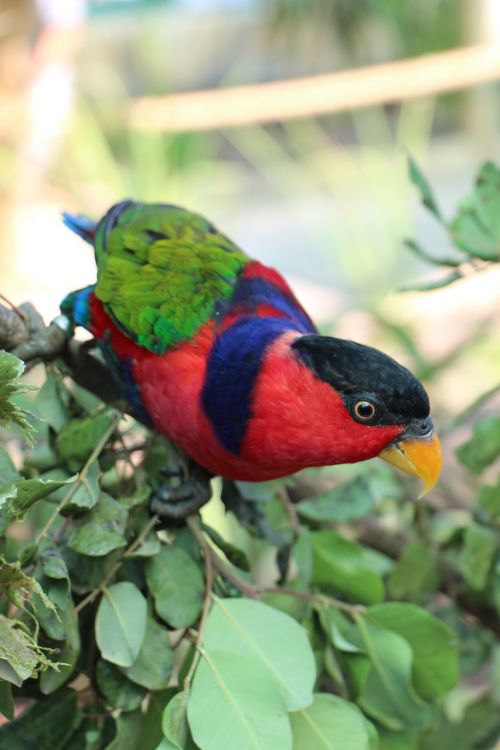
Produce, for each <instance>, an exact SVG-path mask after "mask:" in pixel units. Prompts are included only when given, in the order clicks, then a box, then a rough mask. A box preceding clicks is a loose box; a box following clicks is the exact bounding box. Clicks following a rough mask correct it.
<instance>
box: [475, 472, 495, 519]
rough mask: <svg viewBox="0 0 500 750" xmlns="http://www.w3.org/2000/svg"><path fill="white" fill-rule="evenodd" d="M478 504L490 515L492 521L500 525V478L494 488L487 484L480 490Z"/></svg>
mask: <svg viewBox="0 0 500 750" xmlns="http://www.w3.org/2000/svg"><path fill="white" fill-rule="evenodd" d="M477 504H478V505H479V507H480V508H482V509H483V510H484V511H486V513H488V514H489V516H490V517H491V520H492V521H495V523H500V477H498V479H497V483H496V485H495V486H494V487H493V486H490V485H488V484H485V485H483V486H482V487H481V488H480V489H479V495H478V498H477Z"/></svg>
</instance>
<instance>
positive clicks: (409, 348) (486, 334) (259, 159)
mask: <svg viewBox="0 0 500 750" xmlns="http://www.w3.org/2000/svg"><path fill="white" fill-rule="evenodd" d="M499 38H500V20H499V12H498V3H496V2H495V0H482V1H479V0H469V2H467V1H466V0H460V1H459V0H418V1H417V0H408V1H407V2H404V3H401V2H399V1H398V0H359V1H358V2H351V1H350V0H310V1H307V0H268V1H267V2H264V0H260V1H259V0H225V1H224V0H184V2H181V1H180V0H178V1H177V2H176V1H174V0H171V1H170V2H167V0H149V1H148V2H146V1H145V0H143V1H142V2H141V1H140V0H129V1H126V0H116V1H113V0H102V1H99V0H93V2H87V3H85V2H84V0H64V2H58V0H38V1H37V2H27V1H24V0H3V3H2V6H1V11H0V97H1V102H2V105H1V107H0V239H1V242H0V274H1V290H2V292H3V293H4V294H6V295H7V296H8V297H9V298H11V299H12V301H14V302H20V301H22V300H23V299H27V298H29V299H31V300H32V301H33V302H34V303H35V305H36V306H37V307H38V308H39V309H40V311H41V312H42V313H43V314H44V315H45V316H47V318H50V317H51V316H53V315H55V314H56V313H57V308H58V302H59V299H61V298H62V297H63V296H64V294H65V293H66V292H67V291H68V290H69V289H72V288H75V287H80V286H83V285H85V284H87V283H90V282H92V281H93V278H94V266H93V259H92V257H91V253H90V252H89V251H88V248H86V247H85V246H84V245H83V243H82V242H81V241H80V240H79V239H78V238H75V237H72V236H69V235H68V232H67V230H66V229H64V227H62V225H61V222H60V218H59V215H60V212H61V210H63V209H68V210H72V211H76V212H82V213H88V214H91V215H94V216H99V215H100V214H101V213H102V212H104V211H105V210H106V209H107V208H108V206H109V205H110V204H112V203H114V202H116V201H118V200H121V199H123V198H124V197H133V198H135V199H142V200H146V201H148V200H157V201H162V200H164V201H169V202H178V203H180V204H182V205H185V206H187V207H190V208H192V209H195V210H199V211H200V212H202V213H204V214H205V215H207V216H209V217H210V218H211V219H212V220H213V221H214V222H215V223H217V224H218V225H219V226H220V227H221V228H222V229H223V230H224V231H225V232H226V233H227V234H229V235H230V236H231V237H232V238H233V239H234V240H236V241H237V242H238V243H239V244H240V245H241V246H242V247H243V248H244V249H245V250H246V251H248V252H249V253H250V254H252V255H254V256H255V257H257V258H259V259H260V260H262V261H264V262H266V263H269V264H270V265H274V266H276V267H277V268H279V269H280V271H282V272H283V273H284V274H285V275H286V277H287V278H288V279H289V281H290V282H291V284H292V286H293V287H294V289H295V290H296V292H297V293H298V295H299V297H300V298H301V300H302V301H303V302H304V304H305V305H306V307H307V308H308V309H309V310H310V312H311V313H312V315H313V316H314V318H315V319H316V320H317V322H318V323H319V324H320V326H321V327H322V328H323V329H324V330H325V331H335V332H336V334H337V335H341V336H346V337H349V338H353V339H356V340H359V341H364V342H367V343H370V344H373V345H375V346H380V347H382V348H384V349H385V350H386V351H389V352H390V353H391V354H393V355H394V356H396V357H398V358H400V359H401V360H403V361H405V362H407V363H408V364H409V365H410V366H412V367H414V368H416V369H417V370H420V373H421V374H423V375H424V376H425V374H426V373H427V374H428V375H430V374H432V378H431V380H432V382H431V383H428V385H429V387H430V390H431V394H432V397H433V400H434V402H435V404H436V407H435V408H436V409H437V412H438V420H437V421H438V422H439V421H440V416H439V415H440V413H441V420H442V421H444V420H445V419H446V418H447V417H448V416H449V415H453V414H454V413H456V412H457V411H458V410H459V408H462V407H463V406H464V405H465V404H466V403H467V402H469V401H471V400H473V399H474V398H475V397H476V396H477V395H478V394H479V393H481V392H483V391H484V390H486V389H488V388H490V387H492V386H493V385H494V383H495V381H496V380H497V378H498V363H499V361H500V343H499V334H498V297H499V293H498V290H499V289H500V274H499V269H490V270H488V271H483V272H482V273H479V274H471V276H470V277H469V278H466V279H465V280H463V281H461V282H459V283H458V284H455V285H453V286H451V287H447V288H444V289H442V290H436V291H434V292H430V293H427V294H425V295H422V294H417V293H398V289H399V288H401V287H403V286H405V285H411V284H412V283H413V282H415V281H416V280H421V279H425V278H427V277H435V276H436V270H435V269H432V268H430V267H429V266H427V265H426V264H425V263H424V262H422V261H421V260H419V259H418V258H416V257H414V256H413V255H411V254H410V253H409V252H408V251H407V250H406V249H405V247H404V244H403V241H404V238H405V237H416V238H418V240H419V241H420V242H421V243H422V244H423V245H424V246H425V247H427V248H430V250H431V252H435V254H436V255H442V254H445V253H446V251H447V242H448V240H447V238H446V236H445V234H444V232H442V230H441V229H440V228H439V226H436V225H435V224H434V223H433V222H432V221H431V220H430V219H428V218H427V216H426V215H425V212H423V211H422V210H421V208H420V206H419V203H418V197H417V195H416V192H415V190H414V187H413V186H412V185H411V184H410V182H409V180H408V176H407V167H406V159H407V155H408V154H412V155H413V156H414V158H415V159H416V160H417V161H418V163H419V164H420V166H421V167H422V168H423V169H424V171H425V172H426V173H427V174H428V176H429V178H430V181H431V183H432V184H433V186H434V188H435V190H436V193H437V195H438V197H439V201H440V204H441V206H442V208H443V210H444V212H445V214H446V215H448V216H450V215H451V214H452V213H453V211H454V210H455V207H456V204H457V202H458V201H459V199H460V198H462V197H463V196H464V195H466V194H467V193H468V192H469V191H470V189H471V187H472V182H473V178H474V175H475V174H476V172H477V170H478V167H479V164H480V163H481V162H482V161H483V160H485V159H493V160H494V159H497V160H498V159H499V158H500V153H499V152H500V140H499V137H498V135H499V133H498V130H499V123H500V119H499V118H498V103H499V97H498V84H497V83H490V84H486V85H485V84H483V85H478V86H475V87H473V88H468V89H463V90H459V91H455V92H453V93H447V92H445V93H443V94H442V95H439V96H434V95H430V94H429V95H427V96H425V97H421V98H417V99H411V100H407V101H405V102H403V103H394V104H390V105H387V106H378V107H373V106H372V107H366V108H357V109H354V110H353V111H343V112H340V113H335V114H325V115H322V116H320V117H312V116H303V117H301V118H297V119H290V120H284V121H278V122H272V123H269V124H265V125H262V124H251V125H246V126H243V127H221V128H214V129H210V130H196V129H194V130H189V131H187V132H182V131H181V132H175V130H174V129H169V130H168V132H161V131H159V130H153V129H151V123H150V122H148V121H147V120H143V121H142V122H141V121H140V118H135V119H134V120H133V122H132V117H131V108H133V105H134V102H136V101H137V100H138V99H140V98H142V97H150V96H166V95H169V94H176V93H179V92H184V91H196V90H203V89H220V88H230V87H232V86H235V85H244V84H256V83H257V84H258V83H264V82H267V81H280V80H284V79H288V78H296V77H300V76H306V75H314V74H321V73H331V72H335V71H342V70H349V69H352V68H357V67H360V66H367V65H371V64H377V63H383V62H387V61H391V60H398V59H404V58H408V57H412V56H417V55H422V54H426V53H430V52H439V51H444V50H449V49H454V48H458V47H462V46H467V45H471V44H479V43H482V44H489V45H491V46H492V47H493V48H494V47H496V45H497V44H498V39H499ZM457 73H458V74H460V71H457ZM366 75H367V76H368V81H369V83H370V85H372V86H373V88H375V89H376V87H377V79H376V78H374V79H373V82H371V80H370V73H369V72H368V73H367V74H366ZM157 106H158V108H160V109H161V106H162V105H161V103H158V105H157ZM450 361H451V362H453V366H452V367H449V366H444V364H446V365H448V364H449V362H450ZM439 363H442V364H443V366H439ZM435 365H437V366H435ZM450 460H451V459H450ZM451 465H452V467H453V466H454V464H453V463H452V464H451ZM453 470H455V469H453ZM457 471H458V469H457ZM459 481H460V476H459Z"/></svg>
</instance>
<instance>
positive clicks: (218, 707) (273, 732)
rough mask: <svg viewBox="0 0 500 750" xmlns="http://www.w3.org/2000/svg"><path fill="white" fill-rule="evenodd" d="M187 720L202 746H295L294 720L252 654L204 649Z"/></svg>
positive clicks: (277, 749) (276, 749)
mask: <svg viewBox="0 0 500 750" xmlns="http://www.w3.org/2000/svg"><path fill="white" fill-rule="evenodd" d="M262 606H264V605H262ZM188 721H189V728H190V730H191V733H192V735H193V739H194V741H195V742H196V744H197V745H199V746H200V747H202V748H203V750H221V748H226V747H227V748H238V750H270V748H272V749H273V750H291V748H292V736H291V730H290V722H289V719H288V714H287V712H286V709H285V706H284V703H283V700H282V697H281V694H280V691H279V690H278V689H277V686H276V681H275V680H274V678H273V677H272V676H271V674H270V672H269V671H268V669H267V668H266V667H264V666H262V664H261V662H260V661H256V660H255V658H253V654H252V656H250V655H248V656H242V655H239V654H238V656H235V655H234V654H233V653H231V652H230V651H223V652H220V651H214V650H211V649H210V650H208V649H207V650H205V649H204V650H203V653H202V660H201V661H200V663H199V665H198V667H197V669H196V673H195V676H194V680H193V684H192V688H191V696H190V699H189V704H188ZM174 747H175V745H174Z"/></svg>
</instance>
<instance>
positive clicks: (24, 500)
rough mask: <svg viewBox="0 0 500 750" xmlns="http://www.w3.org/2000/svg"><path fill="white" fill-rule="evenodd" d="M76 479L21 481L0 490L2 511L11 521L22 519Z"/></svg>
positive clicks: (0, 508)
mask: <svg viewBox="0 0 500 750" xmlns="http://www.w3.org/2000/svg"><path fill="white" fill-rule="evenodd" d="M75 480H76V477H70V478H69V479H63V480H52V479H41V478H37V479H20V480H19V481H18V482H13V483H12V484H9V485H7V486H6V487H2V488H0V510H1V511H3V512H4V513H6V514H7V517H8V518H9V519H11V520H13V519H20V518H22V517H23V515H24V514H25V513H26V511H27V510H28V509H29V508H31V506H32V505H33V504H34V503H36V501H37V500H41V499H42V498H44V497H47V496H48V495H50V494H51V493H52V492H54V490H57V489H59V488H60V487H63V486H64V485H66V484H72V483H73V482H74V481H75Z"/></svg>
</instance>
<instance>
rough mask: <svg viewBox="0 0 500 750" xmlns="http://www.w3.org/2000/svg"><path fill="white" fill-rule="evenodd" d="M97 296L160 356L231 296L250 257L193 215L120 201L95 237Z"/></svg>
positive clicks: (134, 336) (122, 325)
mask: <svg viewBox="0 0 500 750" xmlns="http://www.w3.org/2000/svg"><path fill="white" fill-rule="evenodd" d="M94 247H95V253H96V260H97V269H98V270H97V285H96V290H95V293H96V296H97V297H98V298H99V299H100V300H101V301H102V302H103V304H104V306H105V309H106V311H107V312H108V314H109V315H110V316H111V317H112V318H113V320H114V321H115V322H116V324H117V326H118V327H119V328H120V329H121V330H122V331H123V332H124V333H125V334H126V335H127V336H129V337H130V338H132V339H133V340H134V341H137V342H138V343H139V344H140V345H141V346H144V347H145V348H146V349H149V350H150V351H152V352H154V353H156V354H161V353H163V352H164V351H166V350H167V349H168V348H170V347H172V346H175V345H176V344H178V343H180V342H181V341H184V340H186V339H189V338H190V337H192V336H193V335H194V334H195V333H196V331H197V330H198V329H199V328H200V326H201V325H203V324H204V323H205V322H207V321H208V320H209V319H210V318H211V317H212V316H213V315H214V313H215V310H216V306H217V304H218V303H220V302H222V301H223V300H226V299H228V298H229V297H230V296H231V294H232V293H233V290H234V286H235V284H236V281H237V279H238V276H239V274H240V272H241V271H242V269H243V268H244V266H245V265H246V264H247V262H248V260H249V259H248V257H247V256H246V255H245V253H243V252H242V251H241V250H239V249H238V248H237V247H236V245H234V244H233V243H232V242H231V241H230V240H229V239H228V238H227V237H226V236H225V235H223V234H222V233H221V232H219V231H218V230H217V229H216V228H215V227H214V226H213V225H212V224H210V223H209V222H208V221H207V220H206V219H204V218H203V217H202V216H200V215H198V214H194V213H191V212H190V211H186V210H184V209H182V208H179V207H177V206H170V205H161V204H157V205H151V204H149V205H145V204H142V203H133V202H132V201H124V202H123V203H119V204H117V205H115V206H113V207H112V208H111V209H110V210H109V211H108V213H107V214H106V215H105V216H104V218H103V219H102V220H101V221H100V222H99V224H98V226H97V227H96V230H95V238H94Z"/></svg>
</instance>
